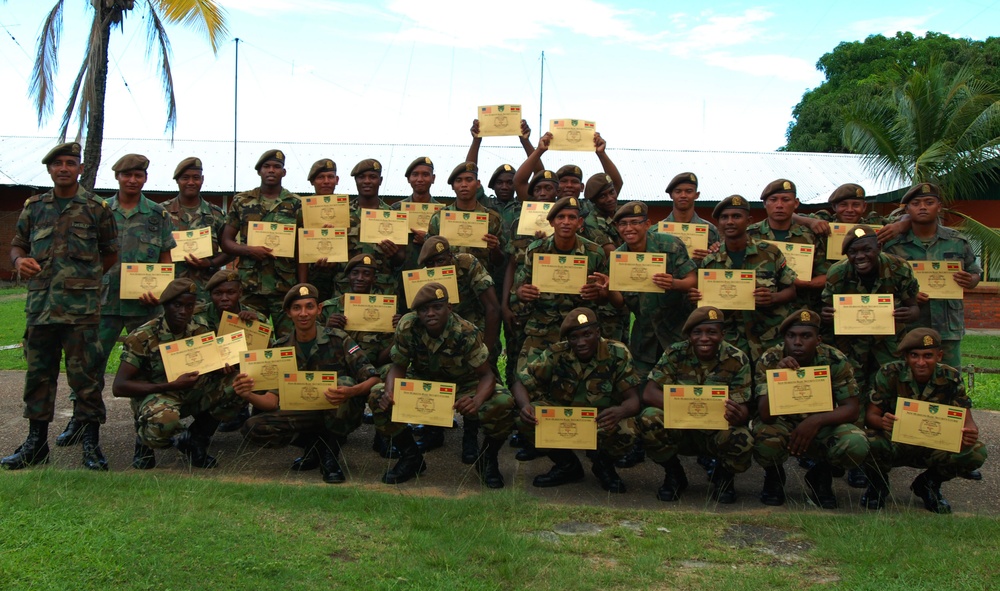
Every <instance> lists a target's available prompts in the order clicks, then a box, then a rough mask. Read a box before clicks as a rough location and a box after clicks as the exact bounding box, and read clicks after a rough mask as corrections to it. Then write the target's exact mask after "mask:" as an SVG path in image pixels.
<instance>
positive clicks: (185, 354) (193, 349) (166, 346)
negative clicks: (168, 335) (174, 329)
mask: <svg viewBox="0 0 1000 591" xmlns="http://www.w3.org/2000/svg"><path fill="white" fill-rule="evenodd" d="M160 358H161V359H163V371H164V372H165V373H166V374H167V381H168V382H172V381H174V380H176V379H177V378H179V377H181V376H182V375H184V374H186V373H188V372H192V371H196V372H198V373H199V374H206V373H209V372H212V371H215V370H217V369H220V368H221V367H223V366H224V365H225V364H224V363H223V362H222V357H220V356H219V346H218V345H216V344H215V333H214V332H206V333H204V334H199V335H195V336H193V337H190V338H186V339H181V340H179V341H173V342H172V343H162V344H160Z"/></svg>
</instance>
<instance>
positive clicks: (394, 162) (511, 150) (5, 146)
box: [0, 136, 902, 204]
mask: <svg viewBox="0 0 1000 591" xmlns="http://www.w3.org/2000/svg"><path fill="white" fill-rule="evenodd" d="M504 140H506V141H509V142H513V141H514V139H513V138H503V139H501V140H494V139H490V138H487V139H486V140H484V145H483V146H482V147H481V149H480V151H479V167H480V171H481V173H480V176H481V177H482V178H483V180H484V181H485V179H487V178H488V177H489V175H490V174H492V172H493V170H494V169H496V167H498V166H500V165H501V164H503V163H510V164H514V165H515V166H516V165H518V164H520V163H521V162H522V161H523V160H524V158H525V155H524V151H523V150H522V149H521V147H520V145H513V146H497V145H491V143H494V142H497V141H504ZM54 144H55V141H54V140H53V139H52V138H45V137H24V136H7V137H0V183H2V184H8V185H27V186H39V187H46V186H50V185H51V180H50V179H49V176H48V174H47V173H46V171H45V167H44V166H41V164H40V162H41V159H42V157H43V156H44V155H45V153H46V152H48V150H49V149H51V147H52V146H53V145H54ZM237 148H238V158H237V174H236V187H237V189H238V190H240V191H244V190H247V189H250V188H253V187H256V186H257V185H258V184H259V179H258V177H257V174H256V172H255V171H254V169H253V165H254V164H255V163H256V161H257V158H258V157H259V156H260V154H262V153H264V152H265V151H267V150H269V149H272V148H276V149H281V150H283V151H284V152H285V154H286V158H287V161H286V163H285V167H286V168H287V169H288V174H287V176H286V177H285V182H284V185H285V187H286V188H288V189H289V190H291V191H294V192H301V193H307V194H308V193H312V187H311V186H310V185H309V183H308V182H306V174H307V173H308V171H309V167H310V166H311V165H312V163H313V162H315V161H316V160H319V159H320V158H333V160H334V161H336V163H337V168H338V172H339V174H340V179H341V180H340V186H339V187H338V190H339V191H343V192H345V193H353V192H354V183H353V182H352V180H351V179H350V171H351V168H353V167H354V165H355V164H356V163H357V162H359V161H361V160H363V159H365V158H376V159H378V160H379V161H380V162H382V165H383V167H384V169H385V173H384V174H383V177H384V180H383V182H382V190H381V193H382V195H385V196H402V195H409V194H410V192H411V190H410V186H409V185H408V184H407V183H406V179H405V178H404V177H403V171H404V170H405V169H406V167H407V165H409V163H410V162H412V161H413V160H415V159H416V158H419V157H422V156H429V157H430V158H431V159H432V160H433V161H434V163H435V168H436V171H435V172H436V174H437V176H438V178H437V181H436V183H435V184H434V186H433V187H432V188H431V192H432V194H438V195H442V196H446V197H450V196H451V189H450V188H449V187H448V186H447V185H446V184H445V182H444V181H445V179H446V178H447V176H448V174H449V173H450V172H451V170H452V168H454V167H455V166H457V165H458V164H460V163H462V162H464V161H465V157H466V153H467V151H468V146H467V145H464V146H432V145H416V144H337V143H325V144H323V143H295V142H280V141H275V142H260V141H245V142H238V144H237ZM128 153H139V154H143V155H145V156H146V157H148V158H149V160H150V168H149V181H148V182H147V184H146V189H147V190H149V191H166V192H169V191H174V190H176V184H175V183H174V181H173V180H172V178H171V177H172V176H173V169H174V166H176V164H177V163H178V162H180V161H181V160H182V159H184V158H187V157H188V156H197V157H199V158H201V159H202V160H203V161H204V163H205V167H206V168H205V186H204V190H205V191H211V192H219V193H229V192H231V191H232V190H233V142H231V141H217V140H175V141H174V143H173V145H171V144H170V142H169V140H164V139H119V138H106V139H105V140H104V147H103V164H102V166H101V170H100V171H99V173H98V176H97V183H96V184H97V188H98V189H105V190H115V189H116V188H117V183H116V182H115V179H114V173H113V172H112V171H111V164H113V163H114V162H115V161H116V160H118V158H120V157H121V156H123V155H124V154H128ZM608 155H609V156H610V157H611V159H612V160H613V161H614V163H615V165H616V166H617V167H618V170H619V171H620V172H621V174H622V178H623V179H624V181H625V186H624V189H623V191H622V195H621V198H622V199H636V200H642V201H649V202H657V201H666V200H668V198H667V196H666V194H665V193H664V188H665V187H666V185H667V182H668V181H669V180H670V179H671V178H672V177H673V176H674V175H675V174H677V173H680V172H685V171H692V172H694V173H696V174H697V175H698V178H699V181H700V185H699V189H700V190H701V195H702V197H701V199H702V200H704V201H708V202H712V201H719V200H721V199H723V198H724V197H726V196H728V195H732V194H740V195H743V196H744V197H746V198H747V199H749V200H750V201H756V200H758V196H759V195H760V191H761V190H762V189H763V188H764V186H765V185H767V183H769V182H771V181H772V180H774V179H777V178H788V179H791V180H792V181H794V182H795V184H796V185H797V187H798V192H799V199H800V200H801V201H802V203H805V204H818V203H825V202H826V199H827V197H828V196H829V195H830V193H831V192H832V191H833V190H834V189H835V188H836V187H838V186H839V185H841V184H843V183H858V184H860V185H861V186H863V187H865V189H866V191H867V192H868V194H869V195H878V194H881V193H886V192H889V191H893V190H897V189H899V188H901V187H902V184H901V183H897V184H895V185H892V184H885V183H878V182H876V181H875V180H874V179H873V178H872V177H871V175H870V174H868V173H867V172H866V171H865V169H864V167H863V166H862V159H861V157H860V156H856V155H851V154H822V153H805V152H708V151H703V152H698V151H681V150H635V149H625V148H618V149H614V148H609V149H608ZM543 162H544V163H545V166H546V168H549V169H551V170H556V169H558V168H559V167H560V166H562V165H564V164H571V163H572V164H577V165H579V166H580V167H581V168H582V169H583V171H584V175H585V178H586V177H587V176H589V175H591V174H594V173H595V172H600V170H601V169H600V162H599V161H598V159H597V156H596V155H594V154H590V153H583V152H578V153H575V152H548V153H546V154H545V156H544V158H543Z"/></svg>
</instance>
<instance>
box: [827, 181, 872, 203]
mask: <svg viewBox="0 0 1000 591" xmlns="http://www.w3.org/2000/svg"><path fill="white" fill-rule="evenodd" d="M864 198H865V189H864V187H862V186H861V185H855V184H854V183H847V184H844V185H840V186H839V187H837V188H836V189H834V190H833V193H830V197H829V199H827V200H826V201H827V203H829V204H830V205H833V204H835V203H840V202H841V201H843V200H845V199H864Z"/></svg>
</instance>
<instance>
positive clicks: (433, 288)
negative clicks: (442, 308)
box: [412, 283, 448, 310]
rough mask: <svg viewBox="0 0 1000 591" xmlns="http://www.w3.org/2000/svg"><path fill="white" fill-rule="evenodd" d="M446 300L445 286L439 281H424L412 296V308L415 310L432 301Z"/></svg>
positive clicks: (446, 291)
mask: <svg viewBox="0 0 1000 591" xmlns="http://www.w3.org/2000/svg"><path fill="white" fill-rule="evenodd" d="M447 301H448V289H447V288H446V287H445V286H443V285H441V284H440V283H425V284H424V286H423V287H421V288H420V290H419V291H417V295H415V296H413V306H412V308H413V309H414V310H417V309H419V308H422V307H423V306H426V305H427V304H430V303H433V302H447Z"/></svg>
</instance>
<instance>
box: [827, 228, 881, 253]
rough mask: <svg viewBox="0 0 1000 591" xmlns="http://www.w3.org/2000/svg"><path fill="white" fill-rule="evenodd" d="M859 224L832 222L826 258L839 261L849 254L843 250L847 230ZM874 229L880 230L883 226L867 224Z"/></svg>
mask: <svg viewBox="0 0 1000 591" xmlns="http://www.w3.org/2000/svg"><path fill="white" fill-rule="evenodd" d="M857 225H858V224H842V223H840V222H830V235H829V236H827V238H826V258H827V260H830V261H839V260H840V259H842V258H845V257H846V256H847V255H845V254H843V253H842V252H841V251H843V250H844V237H845V236H847V232H849V231H850V229H851V228H853V227H854V226H857ZM865 225H866V226H868V227H869V228H871V229H872V230H878V229H879V228H881V227H882V226H873V225H870V224H865Z"/></svg>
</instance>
